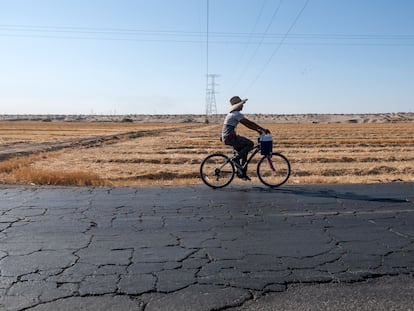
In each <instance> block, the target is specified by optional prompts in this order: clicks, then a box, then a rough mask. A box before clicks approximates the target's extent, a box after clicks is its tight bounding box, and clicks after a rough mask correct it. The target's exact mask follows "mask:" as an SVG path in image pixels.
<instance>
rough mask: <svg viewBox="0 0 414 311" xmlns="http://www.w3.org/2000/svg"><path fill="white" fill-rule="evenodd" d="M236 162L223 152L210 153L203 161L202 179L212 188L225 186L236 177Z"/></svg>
mask: <svg viewBox="0 0 414 311" xmlns="http://www.w3.org/2000/svg"><path fill="white" fill-rule="evenodd" d="M234 173H235V169H234V164H233V163H232V162H231V161H230V159H229V157H228V156H226V155H224V154H222V153H214V154H212V155H209V156H208V157H207V158H205V159H204V160H203V162H201V165H200V176H201V180H202V181H203V182H204V183H205V184H206V185H207V186H209V187H211V188H223V187H225V186H227V185H228V184H229V183H231V181H232V180H233V178H234Z"/></svg>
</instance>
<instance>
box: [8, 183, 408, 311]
mask: <svg viewBox="0 0 414 311" xmlns="http://www.w3.org/2000/svg"><path fill="white" fill-rule="evenodd" d="M413 276H414V183H392V184H373V185H288V186H284V187H282V188H280V189H275V190H270V189H267V188H262V187H259V186H257V185H254V184H253V185H252V184H250V183H249V184H248V185H246V186H244V185H243V186H241V185H235V186H232V187H229V188H226V189H222V190H211V189H208V188H207V187H205V186H201V185H200V186H180V187H144V188H66V187H65V188H56V187H53V188H50V187H26V188H22V187H14V186H13V187H12V186H10V187H7V186H1V188H0V310H36V311H39V310H145V311H150V310H224V309H230V310H312V309H318V310H340V309H341V308H343V310H347V309H355V310H372V309H376V310H381V308H383V310H389V309H395V310H413V306H414V298H413V297H414V278H413ZM404 297H405V298H404Z"/></svg>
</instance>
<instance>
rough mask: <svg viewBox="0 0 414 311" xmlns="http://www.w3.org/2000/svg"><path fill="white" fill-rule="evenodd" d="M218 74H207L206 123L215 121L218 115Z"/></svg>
mask: <svg viewBox="0 0 414 311" xmlns="http://www.w3.org/2000/svg"><path fill="white" fill-rule="evenodd" d="M218 77H219V75H217V74H207V88H206V123H208V122H210V121H213V119H216V117H217V105H216V94H217V91H216V86H218V84H217V83H216V78H218Z"/></svg>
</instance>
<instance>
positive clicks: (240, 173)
mask: <svg viewBox="0 0 414 311" xmlns="http://www.w3.org/2000/svg"><path fill="white" fill-rule="evenodd" d="M237 177H238V178H240V179H243V180H245V181H249V180H251V179H250V177H249V176H247V175H246V172H245V171H243V170H239V169H237Z"/></svg>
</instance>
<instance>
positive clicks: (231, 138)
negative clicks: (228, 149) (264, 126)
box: [223, 133, 254, 153]
mask: <svg viewBox="0 0 414 311" xmlns="http://www.w3.org/2000/svg"><path fill="white" fill-rule="evenodd" d="M223 142H224V143H225V144H226V145H229V146H232V147H233V148H234V149H236V150H237V151H238V152H243V153H244V152H246V151H248V150H249V149H250V148H252V147H253V146H254V143H253V142H252V141H251V140H250V139H248V138H246V137H243V136H240V135H236V134H232V133H231V134H228V135H226V136H223Z"/></svg>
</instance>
